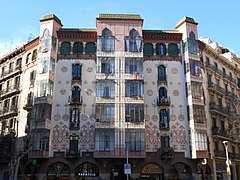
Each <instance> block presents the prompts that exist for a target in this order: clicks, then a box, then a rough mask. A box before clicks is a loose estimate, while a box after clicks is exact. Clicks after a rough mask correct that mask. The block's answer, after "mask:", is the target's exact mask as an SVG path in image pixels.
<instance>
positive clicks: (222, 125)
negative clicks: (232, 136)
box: [220, 119, 225, 131]
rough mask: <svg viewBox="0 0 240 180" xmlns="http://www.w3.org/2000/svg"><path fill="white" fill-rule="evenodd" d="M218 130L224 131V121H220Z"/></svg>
mask: <svg viewBox="0 0 240 180" xmlns="http://www.w3.org/2000/svg"><path fill="white" fill-rule="evenodd" d="M220 129H221V130H222V131H225V124H224V120H223V119H222V120H220Z"/></svg>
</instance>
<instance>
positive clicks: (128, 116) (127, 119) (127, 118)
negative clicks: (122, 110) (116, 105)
mask: <svg viewBox="0 0 240 180" xmlns="http://www.w3.org/2000/svg"><path fill="white" fill-rule="evenodd" d="M130 119H131V116H130V115H127V116H126V122H127V133H128V136H129V132H128V122H129V120H130ZM127 133H126V135H127ZM125 140H126V137H125ZM129 140H130V139H129ZM129 140H128V141H129ZM127 143H129V142H126V154H127V167H126V168H127V171H128V169H129V166H128V144H127ZM127 171H126V175H127V180H128V174H129V172H127Z"/></svg>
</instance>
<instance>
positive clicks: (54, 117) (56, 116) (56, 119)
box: [53, 114, 61, 121]
mask: <svg viewBox="0 0 240 180" xmlns="http://www.w3.org/2000/svg"><path fill="white" fill-rule="evenodd" d="M53 119H54V120H55V121H59V120H60V119H61V116H60V114H55V115H54V116H53Z"/></svg>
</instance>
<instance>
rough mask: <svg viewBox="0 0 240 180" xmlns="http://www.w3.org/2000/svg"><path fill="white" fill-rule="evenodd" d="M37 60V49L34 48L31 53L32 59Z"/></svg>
mask: <svg viewBox="0 0 240 180" xmlns="http://www.w3.org/2000/svg"><path fill="white" fill-rule="evenodd" d="M36 60H37V50H36V49H35V50H34V51H33V55H32V61H36Z"/></svg>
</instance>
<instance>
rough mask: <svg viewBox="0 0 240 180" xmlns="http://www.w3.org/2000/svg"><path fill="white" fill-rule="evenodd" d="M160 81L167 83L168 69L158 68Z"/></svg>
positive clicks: (161, 66)
mask: <svg viewBox="0 0 240 180" xmlns="http://www.w3.org/2000/svg"><path fill="white" fill-rule="evenodd" d="M158 81H167V74H166V67H165V66H163V65H160V66H158Z"/></svg>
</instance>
